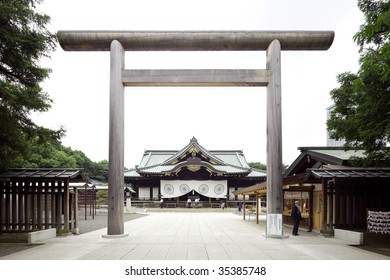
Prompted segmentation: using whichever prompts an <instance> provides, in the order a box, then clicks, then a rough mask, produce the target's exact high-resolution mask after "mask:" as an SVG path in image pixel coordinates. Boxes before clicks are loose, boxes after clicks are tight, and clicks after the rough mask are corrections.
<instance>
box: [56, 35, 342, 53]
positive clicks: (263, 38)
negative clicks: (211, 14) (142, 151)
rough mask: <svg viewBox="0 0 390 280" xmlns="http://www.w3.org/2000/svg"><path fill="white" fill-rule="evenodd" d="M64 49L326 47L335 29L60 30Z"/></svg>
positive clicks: (310, 48) (293, 48)
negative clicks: (119, 46) (112, 46)
mask: <svg viewBox="0 0 390 280" xmlns="http://www.w3.org/2000/svg"><path fill="white" fill-rule="evenodd" d="M58 37H59V42H60V45H61V47H62V48H63V49H64V50H65V51H110V44H111V42H112V41H113V40H118V41H119V42H120V43H121V44H122V46H123V48H124V50H125V51H265V50H266V49H267V48H268V46H269V45H270V43H271V42H272V41H273V40H275V39H276V40H279V41H280V43H281V46H282V50H295V51H296V50H327V49H328V48H329V47H330V46H331V45H332V43H333V39H334V32H333V31H316V30H314V31H305V30H296V31H295V30H274V31H272V30H271V31H251V30H226V31H214V30H213V31H209V30H204V31H203V30H202V31H196V30H194V31H109V30H96V31H82V30H80V31H73V30H66V31H65V30H61V31H58Z"/></svg>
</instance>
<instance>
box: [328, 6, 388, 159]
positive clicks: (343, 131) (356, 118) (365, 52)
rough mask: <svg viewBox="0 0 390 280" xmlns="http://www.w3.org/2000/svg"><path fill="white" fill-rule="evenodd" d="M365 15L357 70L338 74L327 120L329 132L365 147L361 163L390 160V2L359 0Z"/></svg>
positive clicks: (351, 144)
mask: <svg viewBox="0 0 390 280" xmlns="http://www.w3.org/2000/svg"><path fill="white" fill-rule="evenodd" d="M358 7H359V8H360V10H361V11H362V12H363V14H364V16H365V23H364V24H362V25H361V26H360V29H359V31H358V32H357V33H356V34H355V36H354V40H355V42H356V43H357V44H358V45H359V46H360V54H361V56H360V61H359V64H360V69H359V71H358V73H357V74H354V73H351V72H345V73H342V74H340V75H338V77H337V80H338V82H339V83H340V84H341V85H340V87H339V88H336V89H333V90H332V91H331V93H330V94H331V98H332V99H333V101H334V103H335V107H334V110H333V111H332V112H331V115H330V119H329V120H328V122H327V126H328V131H329V133H330V136H331V137H332V138H334V139H337V140H340V139H344V140H345V141H346V144H345V145H346V146H347V147H355V148H361V149H364V150H366V157H365V158H364V159H358V160H357V161H356V162H357V163H358V164H360V165H367V166H368V165H371V166H373V165H382V166H388V165H389V164H390V150H389V149H388V148H387V147H386V146H387V145H388V143H389V140H390V3H389V0H382V1H380V0H359V1H358Z"/></svg>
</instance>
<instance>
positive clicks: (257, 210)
mask: <svg viewBox="0 0 390 280" xmlns="http://www.w3.org/2000/svg"><path fill="white" fill-rule="evenodd" d="M259 209H260V207H259V194H258V193H256V224H258V223H259V214H260V213H259Z"/></svg>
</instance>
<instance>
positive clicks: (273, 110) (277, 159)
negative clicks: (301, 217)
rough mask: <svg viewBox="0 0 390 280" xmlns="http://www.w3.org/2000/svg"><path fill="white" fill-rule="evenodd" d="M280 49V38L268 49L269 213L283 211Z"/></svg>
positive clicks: (280, 212)
mask: <svg viewBox="0 0 390 280" xmlns="http://www.w3.org/2000/svg"><path fill="white" fill-rule="evenodd" d="M280 51H281V46H280V42H279V41H278V40H273V41H272V43H271V44H270V45H269V47H268V49H267V70H269V72H270V77H269V83H268V86H267V214H282V213H283V182H282V107H281V106H282V104H281V103H282V98H281V62H280Z"/></svg>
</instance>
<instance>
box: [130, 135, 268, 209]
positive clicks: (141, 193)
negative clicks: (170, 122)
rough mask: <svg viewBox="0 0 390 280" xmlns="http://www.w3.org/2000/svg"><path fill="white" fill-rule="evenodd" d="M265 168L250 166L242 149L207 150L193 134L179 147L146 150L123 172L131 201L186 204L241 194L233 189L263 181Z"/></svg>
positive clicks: (218, 200) (234, 199) (235, 199)
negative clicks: (136, 161) (131, 190)
mask: <svg viewBox="0 0 390 280" xmlns="http://www.w3.org/2000/svg"><path fill="white" fill-rule="evenodd" d="M265 179H266V172H265V171H263V170H259V169H255V168H251V167H250V166H249V165H248V163H247V161H246V159H245V156H244V153H243V151H242V150H207V149H205V148H204V147H203V146H201V145H200V144H199V143H198V141H197V139H196V138H195V137H193V138H192V139H191V141H190V143H189V144H188V145H186V146H185V147H184V148H182V149H181V150H146V151H145V152H144V154H143V157H142V159H141V162H140V164H139V165H137V166H135V168H134V169H130V170H129V171H127V172H125V183H126V184H128V185H129V186H131V187H132V188H133V189H134V190H135V192H136V193H135V194H134V197H133V201H134V200H135V201H137V200H138V201H149V202H153V201H157V202H158V201H160V199H161V198H162V199H163V200H164V203H165V204H166V205H168V206H172V207H179V206H185V205H186V202H187V200H188V199H191V200H192V201H194V200H195V198H198V199H199V200H200V205H201V206H202V207H209V206H211V205H217V204H218V203H221V202H225V203H228V204H230V205H233V204H235V203H237V202H238V200H240V197H237V196H234V195H233V194H232V193H233V192H234V191H237V190H239V189H241V188H244V187H247V186H251V185H253V184H257V183H260V182H263V181H265Z"/></svg>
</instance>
